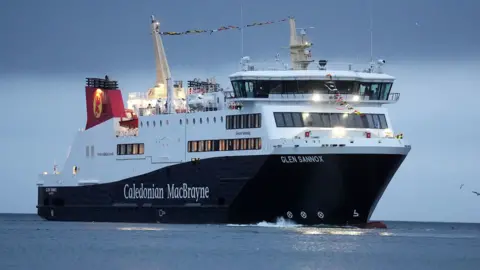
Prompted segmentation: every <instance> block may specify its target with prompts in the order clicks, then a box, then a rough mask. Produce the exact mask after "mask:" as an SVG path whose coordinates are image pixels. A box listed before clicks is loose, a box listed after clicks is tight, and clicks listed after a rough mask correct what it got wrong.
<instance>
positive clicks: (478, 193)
mask: <svg viewBox="0 0 480 270" xmlns="http://www.w3.org/2000/svg"><path fill="white" fill-rule="evenodd" d="M472 193H474V194H477V196H480V192H476V191H472Z"/></svg>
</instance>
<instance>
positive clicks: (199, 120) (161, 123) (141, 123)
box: [140, 116, 223, 127]
mask: <svg viewBox="0 0 480 270" xmlns="http://www.w3.org/2000/svg"><path fill="white" fill-rule="evenodd" d="M212 120H213V123H217V118H216V117H213V118H212ZM178 121H179V123H180V125H183V119H179V120H178ZM151 122H152V124H151V125H152V126H153V127H155V126H156V125H157V122H156V121H155V120H152V121H151ZM220 122H222V123H223V116H220ZM195 123H197V122H196V121H195V118H192V124H194V125H195ZM198 123H200V124H203V123H204V121H203V118H198ZM205 123H207V124H209V123H210V118H209V117H206V118H205ZM169 124H170V123H169V121H168V120H165V122H163V121H162V120H160V121H159V126H160V127H161V126H163V125H169ZM185 124H187V125H188V118H187V119H185ZM143 125H144V124H143V121H141V122H140V127H143ZM145 125H146V126H147V127H149V126H150V122H149V121H145Z"/></svg>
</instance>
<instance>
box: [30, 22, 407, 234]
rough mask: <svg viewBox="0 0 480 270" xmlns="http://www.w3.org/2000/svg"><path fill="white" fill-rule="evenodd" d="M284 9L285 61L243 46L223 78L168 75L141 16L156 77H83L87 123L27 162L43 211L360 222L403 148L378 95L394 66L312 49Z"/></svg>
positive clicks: (384, 96) (157, 41)
mask: <svg viewBox="0 0 480 270" xmlns="http://www.w3.org/2000/svg"><path fill="white" fill-rule="evenodd" d="M289 23H290V56H291V64H290V65H291V67H290V68H288V67H285V68H283V69H280V70H259V69H258V68H257V67H256V66H255V65H253V64H252V63H251V62H250V59H249V57H243V58H242V61H241V63H242V70H241V71H239V72H237V73H234V74H232V75H230V81H231V84H232V85H231V87H232V90H230V91H229V90H225V89H223V88H221V87H220V85H219V84H218V83H216V82H215V80H214V79H209V80H206V81H201V80H199V79H194V80H192V81H188V82H187V85H185V86H186V87H184V84H183V82H182V81H173V80H172V76H171V74H170V69H169V65H168V62H167V59H166V56H165V51H164V48H163V44H162V39H161V35H160V32H159V26H160V25H159V22H158V21H157V20H155V19H154V18H153V17H152V24H151V30H152V34H153V41H154V45H155V46H154V48H155V50H154V51H155V57H156V79H157V81H156V85H155V86H154V87H153V88H151V89H149V90H148V91H147V92H145V93H129V94H128V101H127V108H125V106H124V101H123V97H122V93H121V91H120V89H119V85H118V82H117V81H114V80H111V79H109V78H108V77H105V78H103V75H102V78H87V80H86V87H85V93H86V110H87V123H86V127H85V129H83V130H80V131H79V132H78V134H77V135H76V137H75V139H74V142H73V144H72V145H71V150H70V152H69V155H68V157H67V159H66V161H65V163H64V165H63V167H62V168H57V167H55V169H54V171H53V172H52V173H50V172H44V173H42V174H40V175H39V179H38V182H37V186H38V205H37V209H38V215H39V216H41V217H43V218H45V219H47V220H59V221H97V222H101V221H105V222H145V223H150V222H157V223H197V224H199V223H231V224H252V223H258V222H261V221H267V222H275V221H276V220H277V219H278V218H281V217H283V218H285V219H289V220H292V221H294V222H296V223H298V224H335V225H345V224H350V225H354V224H364V223H366V222H368V221H369V218H370V216H371V215H372V213H373V211H374V209H375V207H376V205H377V203H378V201H379V200H380V198H381V197H382V194H383V192H384V191H385V189H386V188H387V186H388V184H389V182H390V180H391V179H392V177H393V176H394V174H395V173H396V171H397V170H398V168H399V167H400V165H401V164H402V162H403V160H404V159H405V158H406V156H407V154H408V153H409V151H410V145H409V144H407V142H406V141H405V140H404V139H403V135H399V136H397V135H394V133H393V128H392V127H393V125H392V123H391V121H390V118H389V117H388V112H387V109H386V108H385V107H383V105H384V104H392V103H396V102H397V101H398V100H399V97H400V94H399V93H392V92H391V89H392V84H393V82H394V77H392V76H389V75H387V74H385V73H383V72H382V71H381V66H382V65H383V64H384V63H385V61H383V60H379V61H377V62H374V63H370V65H369V66H368V68H367V69H365V70H362V71H358V70H353V69H352V68H351V67H349V68H346V69H345V70H330V69H329V68H328V65H327V61H325V60H320V61H318V67H317V68H315V69H308V66H309V64H311V63H312V62H314V60H313V59H312V56H311V51H310V47H311V46H312V44H311V43H310V42H309V41H308V39H307V36H306V33H305V31H303V30H302V31H301V32H300V33H297V29H296V26H295V20H294V19H293V18H291V19H290V20H289Z"/></svg>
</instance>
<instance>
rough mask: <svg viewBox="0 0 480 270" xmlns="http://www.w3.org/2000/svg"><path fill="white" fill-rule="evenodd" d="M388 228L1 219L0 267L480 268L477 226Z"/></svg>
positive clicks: (116, 269)
mask: <svg viewBox="0 0 480 270" xmlns="http://www.w3.org/2000/svg"><path fill="white" fill-rule="evenodd" d="M387 225H388V226H389V229H387V230H378V229H377V230H359V229H350V228H319V227H315V228H312V227H299V226H294V225H290V224H286V223H285V222H282V221H279V222H278V223H276V224H267V223H265V224H263V223H260V224H257V225H252V226H238V225H162V224H114V223H65V222H47V221H43V220H41V219H39V218H37V217H36V216H35V215H0V270H7V269H22V270H27V269H28V270H40V269H49V270H56V269H66V270H76V269H78V270H80V269H81V270H96V269H102V270H103V269H105V270H107V269H114V270H123V269H129V270H130V269H145V270H149V269H189V270H191V269H248V270H250V269H251V270H253V269H275V270H277V269H291V270H294V269H302V270H307V269H308V270H310V269H408V270H412V269H454V270H458V269H477V270H478V269H480V224H448V223H411V222H387Z"/></svg>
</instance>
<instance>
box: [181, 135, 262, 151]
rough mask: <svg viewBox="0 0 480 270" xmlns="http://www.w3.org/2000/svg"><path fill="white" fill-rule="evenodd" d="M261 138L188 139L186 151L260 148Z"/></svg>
mask: <svg viewBox="0 0 480 270" xmlns="http://www.w3.org/2000/svg"><path fill="white" fill-rule="evenodd" d="M260 149H262V138H246V139H223V140H204V141H189V142H188V152H211V151H237V150H260Z"/></svg>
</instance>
